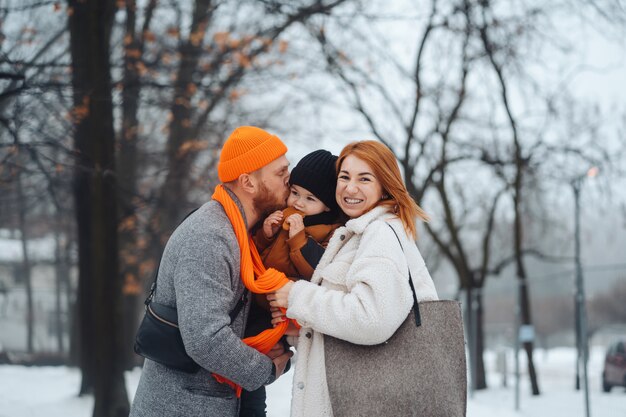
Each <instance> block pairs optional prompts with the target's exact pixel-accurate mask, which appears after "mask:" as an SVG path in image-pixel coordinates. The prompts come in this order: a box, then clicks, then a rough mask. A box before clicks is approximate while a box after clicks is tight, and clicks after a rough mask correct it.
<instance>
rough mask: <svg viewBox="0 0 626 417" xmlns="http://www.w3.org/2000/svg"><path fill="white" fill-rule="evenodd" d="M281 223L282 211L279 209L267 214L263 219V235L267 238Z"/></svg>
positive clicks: (275, 231)
mask: <svg viewBox="0 0 626 417" xmlns="http://www.w3.org/2000/svg"><path fill="white" fill-rule="evenodd" d="M282 223H283V212H282V211H281V210H276V211H275V212H273V213H272V214H270V215H269V216H267V217H266V218H265V220H264V221H263V234H264V235H265V237H266V238H268V239H269V238H271V237H272V236H274V235H275V234H276V233H277V232H278V230H279V229H280V226H281V224H282Z"/></svg>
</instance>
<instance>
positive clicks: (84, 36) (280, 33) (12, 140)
mask: <svg viewBox="0 0 626 417" xmlns="http://www.w3.org/2000/svg"><path fill="white" fill-rule="evenodd" d="M625 35H626V6H625V5H624V3H623V1H621V0H605V1H596V0H558V1H550V2H543V1H538V0H414V1H409V0H393V1H383V0H371V1H366V0H360V1H359V0H291V1H287V0H180V1H175V0H160V1H157V0H117V1H116V0H97V1H96V0H68V1H47V0H0V363H26V364H35V365H36V364H71V365H75V366H79V367H80V369H81V370H82V375H83V378H82V384H81V387H80V392H81V393H94V394H95V398H96V401H95V410H94V415H98V416H100V415H101V416H108V415H112V410H115V409H119V407H122V408H123V407H127V406H128V405H127V397H126V393H125V387H124V383H123V371H124V370H125V369H129V368H131V367H133V366H137V365H140V364H141V361H140V358H139V357H137V356H136V355H134V354H133V352H132V344H133V339H134V332H135V330H136V327H137V325H138V322H139V320H140V318H141V316H142V314H143V309H142V305H143V304H142V302H143V299H144V298H145V296H146V295H147V288H148V287H149V286H150V284H151V282H152V279H153V275H154V272H155V268H156V266H157V263H158V258H159V256H160V253H161V250H162V248H163V245H164V244H165V242H166V241H167V238H168V236H169V235H170V233H171V232H172V231H173V229H174V228H175V227H176V225H177V224H178V223H179V222H180V220H181V219H182V218H183V217H184V216H185V214H186V213H187V212H189V211H190V210H191V209H193V208H194V207H197V206H199V205H200V204H202V203H203V202H205V201H207V200H208V199H209V198H210V195H211V193H212V191H213V187H214V186H215V185H216V183H217V175H216V169H215V166H216V162H217V160H218V157H219V149H220V147H221V145H222V143H223V141H224V140H225V139H226V138H227V137H228V135H229V133H230V132H231V131H232V129H233V128H234V127H236V126H238V125H242V124H247V125H257V126H261V127H264V128H266V129H268V130H270V131H272V132H273V133H276V134H278V135H279V136H280V137H281V138H282V139H283V140H284V141H285V142H286V143H287V145H288V146H289V147H290V153H289V154H288V156H289V157H290V160H291V162H292V165H293V164H295V163H296V162H297V160H298V158H299V157H300V156H302V155H304V154H305V153H308V152H309V151H311V150H314V149H318V148H320V147H326V148H327V149H329V150H331V151H333V152H335V153H337V152H339V150H340V149H341V148H342V147H343V145H345V144H346V143H348V142H350V141H352V140H360V139H371V138H373V139H377V140H380V141H381V142H384V143H386V144H387V145H388V146H389V147H390V148H391V149H393V150H394V152H395V154H396V155H397V158H398V162H399V164H400V165H401V167H402V169H403V172H404V174H405V180H406V184H407V187H408V189H409V190H410V192H411V193H412V195H413V196H414V197H415V199H416V200H417V201H418V202H420V204H421V205H422V206H423V207H424V208H425V209H426V211H427V212H429V213H430V214H431V216H432V221H431V222H430V223H428V224H426V225H424V227H422V228H421V236H420V241H419V246H420V249H421V251H422V252H423V254H424V255H425V257H426V259H427V264H428V265H429V268H430V270H431V274H432V275H433V277H434V279H435V283H436V285H437V287H438V288H439V291H440V293H441V294H442V295H443V296H445V297H448V298H458V299H459V300H461V301H462V303H463V306H464V308H465V309H466V311H465V313H466V314H465V320H466V325H467V328H466V330H467V337H468V348H469V358H470V364H471V366H470V368H471V370H472V378H471V384H472V388H473V389H485V388H487V383H486V379H485V370H484V364H483V352H484V351H485V349H498V348H501V347H506V346H512V345H513V344H514V343H515V340H516V337H515V335H516V328H517V326H516V323H517V325H527V326H533V329H534V338H532V340H528V341H525V342H524V343H523V349H524V350H525V352H526V355H527V357H528V368H529V369H528V375H529V382H530V384H531V385H532V390H533V392H534V393H535V394H536V395H539V394H540V392H541V386H540V379H539V378H538V376H537V375H536V373H535V371H534V365H533V349H534V348H535V347H536V346H541V347H544V348H549V347H551V346H560V345H570V346H571V345H574V344H576V343H577V340H576V339H577V336H578V338H580V335H579V334H578V333H579V332H576V331H575V329H576V325H575V321H576V320H575V318H576V317H578V316H577V314H576V312H577V311H576V310H577V308H576V304H575V302H574V295H575V291H576V286H575V276H576V267H577V265H578V266H579V267H580V268H579V269H578V271H581V273H584V278H585V281H584V283H585V291H586V293H585V296H586V300H585V303H584V305H585V307H586V309H585V310H586V315H583V316H586V322H587V325H588V336H589V340H590V341H591V342H592V343H594V342H595V343H599V344H605V343H608V339H610V338H611V337H612V335H613V334H619V333H621V334H626V330H625V328H626V304H625V303H624V300H625V299H626V260H625V259H624V249H623V248H624V245H626V192H625V191H624V190H625V189H626V187H624V186H625V185H626V182H625V180H624V179H625V177H624V174H626V158H625V156H626V154H625V152H626V138H625V135H626V103H625V102H624V99H623V97H624V95H623V91H624V86H625V85H626V84H624V83H621V84H620V81H622V82H626V78H625V77H624V74H626V46H624V42H623V39H624V38H625ZM607 56H609V57H611V59H610V60H608V61H607V60H606V57H607ZM616 74H621V77H622V78H619V77H620V75H618V76H616ZM577 225H578V226H577ZM572 366H576V364H572ZM78 389H79V388H78V387H77V391H78ZM124 403H126V404H124Z"/></svg>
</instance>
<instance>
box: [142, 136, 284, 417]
mask: <svg viewBox="0 0 626 417" xmlns="http://www.w3.org/2000/svg"><path fill="white" fill-rule="evenodd" d="M286 152H287V147H286V146H285V145H284V144H283V143H282V142H281V140H280V139H279V138H278V137H276V136H274V135H271V134H270V133H268V132H266V131H264V130H262V129H259V128H257V127H252V126H242V127H239V128H237V129H235V130H234V131H233V133H232V134H231V135H230V137H229V138H228V140H227V141H226V142H225V143H224V146H223V147H222V151H221V154H220V161H219V164H218V174H219V178H220V181H221V182H222V185H223V186H224V188H225V189H226V192H227V194H228V195H229V196H230V198H232V200H233V201H234V202H235V204H236V206H237V208H238V209H239V211H238V213H237V216H239V215H241V216H242V217H243V220H244V222H245V225H246V227H247V229H248V232H249V231H250V228H251V227H252V226H253V225H254V224H255V223H257V222H258V221H259V220H261V219H262V218H263V217H264V216H265V215H266V214H267V213H270V212H272V211H274V210H276V209H278V208H282V207H284V206H285V205H286V200H287V197H288V195H289V188H288V181H289V170H288V167H289V162H288V161H287V158H286V157H285V153H286ZM240 257H241V253H240V246H239V243H238V240H237V238H236V236H235V232H234V230H233V226H232V223H231V221H230V220H229V217H228V216H227V213H226V212H225V210H224V207H223V206H222V204H220V202H218V201H215V200H211V201H209V202H208V203H205V204H204V205H203V206H202V207H200V208H199V209H198V210H197V211H196V212H194V213H193V214H192V215H190V216H189V217H188V218H187V219H186V220H185V221H183V223H182V224H181V225H180V226H179V227H178V228H177V229H176V230H175V231H174V233H173V234H172V236H171V237H170V239H169V241H168V242H167V245H166V246H165V250H164V252H163V257H162V259H161V265H160V267H159V272H158V277H157V282H158V286H157V289H156V292H155V295H154V301H155V302H157V303H161V304H166V305H170V306H174V307H176V309H177V311H178V325H179V328H180V332H181V335H182V338H183V342H184V344H185V350H186V351H187V353H188V354H189V356H190V357H191V358H192V359H193V360H194V361H195V362H197V363H198V364H199V365H200V366H201V369H200V371H198V372H197V373H195V374H190V373H185V372H181V371H177V370H175V369H172V368H168V367H166V366H164V365H161V364H159V363H156V362H154V361H151V360H148V359H146V361H145V363H144V367H143V370H142V374H141V379H140V380H139V386H138V388H137V393H136V394H135V398H134V401H133V405H132V408H131V412H130V416H131V417H155V416H163V417H172V416H194V417H195V416H210V417H236V416H237V414H238V409H239V399H238V398H237V397H236V395H235V391H234V390H233V389H232V388H231V387H229V386H228V385H226V384H220V383H219V382H217V381H216V379H215V378H214V377H213V376H212V374H213V373H215V374H218V375H220V376H222V377H225V378H226V379H228V380H230V381H233V382H234V383H236V384H238V385H240V386H241V387H242V388H243V389H246V390H255V389H257V388H259V387H261V386H263V385H266V384H269V383H271V382H272V381H273V380H274V379H275V378H277V377H279V376H280V375H281V374H282V373H283V371H284V369H285V365H286V363H287V361H288V360H289V357H290V356H291V354H292V353H291V352H285V351H284V348H283V347H282V345H281V344H278V345H276V346H275V347H274V349H272V352H270V354H269V356H266V355H264V354H261V353H260V352H258V351H257V350H255V349H253V348H251V347H249V346H247V345H246V344H244V343H243V342H242V341H241V339H242V337H243V335H244V328H245V324H246V320H247V317H248V314H249V309H250V303H249V302H248V303H246V304H245V305H244V307H243V309H242V311H241V312H240V313H239V314H237V316H235V317H234V318H233V320H232V322H231V317H230V314H231V313H232V312H233V310H235V306H236V305H237V304H238V302H239V300H241V299H242V297H244V295H245V294H247V293H248V291H247V290H246V288H245V287H244V285H243V283H242V280H241V277H240Z"/></svg>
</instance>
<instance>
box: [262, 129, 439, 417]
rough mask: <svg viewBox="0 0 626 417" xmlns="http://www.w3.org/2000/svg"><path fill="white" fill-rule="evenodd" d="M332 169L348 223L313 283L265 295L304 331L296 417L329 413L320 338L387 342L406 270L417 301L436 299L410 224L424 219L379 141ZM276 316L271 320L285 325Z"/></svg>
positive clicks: (402, 312)
mask: <svg viewBox="0 0 626 417" xmlns="http://www.w3.org/2000/svg"><path fill="white" fill-rule="evenodd" d="M337 167H338V178H337V189H336V195H335V196H336V199H337V202H338V204H339V207H340V208H341V209H342V210H343V212H344V213H345V214H346V215H347V216H348V217H349V220H348V222H347V223H346V225H345V226H344V227H341V228H338V229H337V230H336V231H335V234H334V235H333V237H332V238H331V240H330V242H329V244H328V247H327V249H326V252H325V253H324V255H323V257H322V259H321V260H320V262H319V264H318V266H317V268H316V270H315V273H314V274H313V277H312V279H311V281H310V282H307V281H304V280H303V281H298V282H296V283H289V284H287V285H285V286H284V287H283V288H281V289H280V290H279V291H277V292H276V294H271V295H268V300H270V305H272V306H274V307H283V308H287V317H289V318H293V319H296V320H297V321H298V323H299V324H300V325H301V326H302V328H301V330H300V333H299V335H300V337H299V341H298V345H297V351H298V360H297V361H296V370H295V375H294V382H293V386H294V387H293V395H292V404H291V415H292V416H294V417H295V416H298V417H300V416H302V417H308V416H315V417H319V416H332V415H333V413H332V408H331V403H330V397H329V393H328V386H327V384H326V371H325V366H326V365H328V366H329V367H331V366H332V363H326V361H325V358H324V335H330V336H333V337H336V338H338V339H343V340H346V341H348V342H351V343H355V344H361V345H374V344H379V343H383V342H385V341H386V340H387V339H389V337H391V336H392V335H393V333H394V332H395V331H396V330H397V329H398V327H399V326H400V325H401V324H402V323H403V322H404V320H405V319H406V318H407V315H408V314H409V311H410V310H411V307H412V305H413V295H412V292H411V288H410V286H409V278H408V277H409V270H410V272H411V276H412V279H413V284H414V287H415V292H416V294H417V298H418V300H419V301H424V300H435V299H437V291H436V290H435V286H434V284H433V281H432V279H431V277H430V275H429V273H428V270H427V269H426V266H425V264H424V260H423V258H422V256H421V255H420V253H419V250H418V249H417V247H416V246H415V243H414V240H415V238H416V228H415V221H416V219H417V218H419V219H421V220H426V215H425V213H424V211H423V210H422V209H421V208H420V207H419V206H418V205H417V204H416V203H415V201H413V199H412V198H411V197H410V195H409V193H408V192H407V190H406V188H405V186H404V183H403V182H402V178H401V175H400V170H399V168H398V165H397V163H396V159H395V157H394V155H393V153H392V152H391V151H390V150H389V149H388V148H387V147H386V146H384V145H383V144H381V143H379V142H375V141H362V142H354V143H351V144H349V145H347V146H346V147H345V148H344V149H343V150H342V152H341V154H340V156H339V159H338V161H337ZM390 226H391V227H392V228H393V230H391V227H390ZM394 231H395V233H396V234H397V236H398V237H396V234H394ZM402 248H404V250H403V249H402ZM405 253H406V254H405ZM274 315H275V316H276V318H275V322H276V321H278V320H282V319H281V318H280V317H279V315H278V313H275V314H274Z"/></svg>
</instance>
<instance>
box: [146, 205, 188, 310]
mask: <svg viewBox="0 0 626 417" xmlns="http://www.w3.org/2000/svg"><path fill="white" fill-rule="evenodd" d="M199 208H200V207H196V208H195V209H193V210H191V211H190V212H189V213H187V215H186V216H185V218H184V219H183V220H181V222H180V223H178V225H179V226H180V225H181V223H182V222H184V221H185V220H187V217H189V216H191V215H192V214H193V213H195V212H196V210H198V209H199ZM160 267H161V258H159V263H158V264H157V267H156V269H155V270H154V280H153V281H152V285H150V293H149V294H148V297H147V298H146V301H144V302H143V303H144V304H145V305H148V304H150V303H151V302H152V299H153V298H154V291H155V290H156V287H157V277H158V276H159V268H160Z"/></svg>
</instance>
